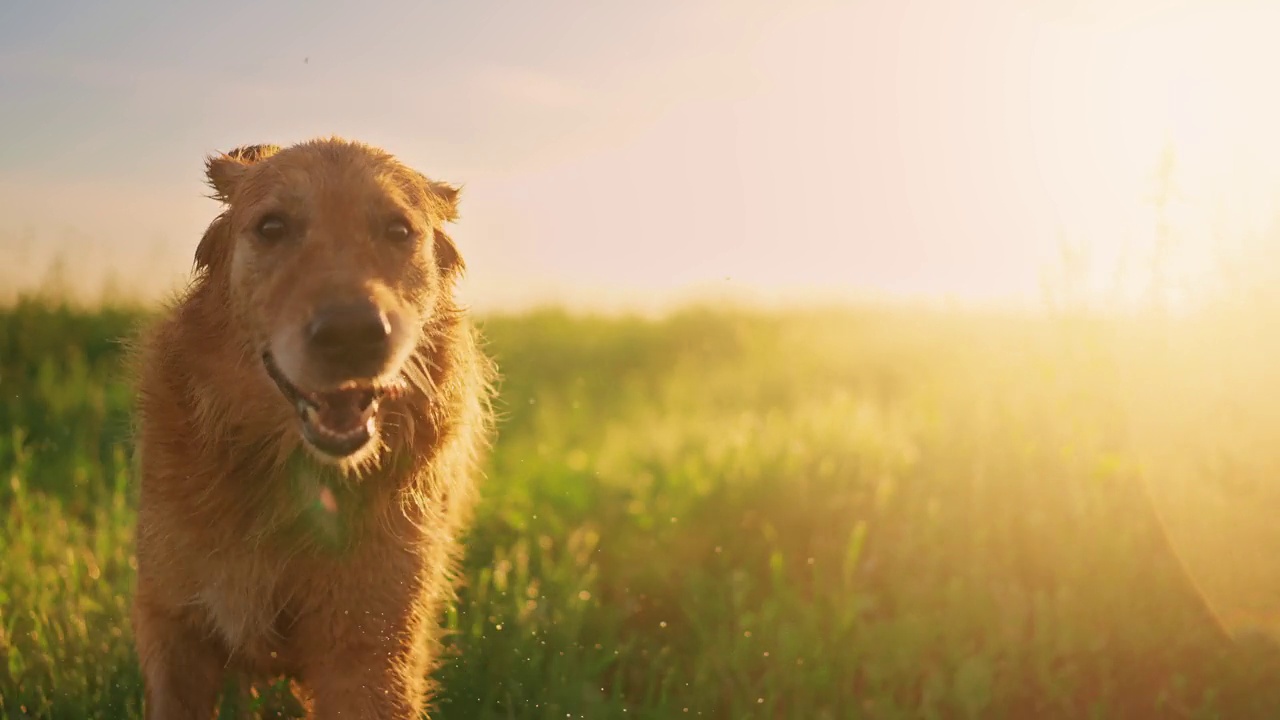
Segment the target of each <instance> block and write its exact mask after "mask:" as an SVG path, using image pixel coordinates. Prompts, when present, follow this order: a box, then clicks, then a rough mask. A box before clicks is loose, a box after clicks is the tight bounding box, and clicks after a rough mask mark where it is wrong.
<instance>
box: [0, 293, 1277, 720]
mask: <svg viewBox="0 0 1280 720" xmlns="http://www.w3.org/2000/svg"><path fill="white" fill-rule="evenodd" d="M141 317H142V315H140V314H138V313H136V312H133V311H128V310H123V309H120V310H112V309H102V310H97V311H93V312H88V311H74V310H71V309H68V308H66V307H62V306H59V305H57V304H51V303H49V302H40V301H34V300H33V301H26V302H22V303H19V304H18V305H16V306H13V307H10V308H8V309H6V310H3V311H0V522H2V523H3V528H2V529H0V713H3V714H4V716H5V717H9V718H24V717H52V718H126V717H140V716H141V707H140V705H141V686H140V676H139V672H138V669H137V667H136V663H135V659H134V656H133V651H132V645H131V634H130V629H129V627H128V623H127V620H126V617H127V607H128V602H129V594H130V588H131V584H132V579H133V558H132V554H131V553H132V530H131V526H132V522H133V519H134V514H133V497H134V494H135V491H136V488H135V483H134V477H133V476H132V464H131V459H130V452H131V451H130V447H129V444H128V424H129V417H130V415H129V412H130V394H129V391H128V388H127V387H126V386H125V385H123V384H122V381H121V378H120V376H119V374H118V361H119V358H120V355H119V345H118V344H117V339H118V338H120V337H122V336H124V335H126V334H127V333H128V332H130V331H131V329H132V328H133V327H134V325H135V323H136V322H137V321H138V320H139V319H140V318H141ZM1250 317H1252V316H1250ZM1267 317H1275V315H1270V316H1267ZM1144 327H1145V326H1144ZM1258 327H1264V325H1259V326H1258ZM1272 327H1274V326H1272ZM1197 328H1198V329H1197ZM1206 328H1207V329H1206ZM1250 328H1254V326H1252V325H1248V324H1246V323H1244V322H1243V321H1241V322H1238V323H1235V324H1229V323H1226V322H1218V323H1216V324H1205V325H1204V327H1199V326H1190V325H1189V326H1188V327H1187V328H1185V329H1181V330H1178V331H1176V332H1177V333H1181V334H1175V335H1173V336H1168V335H1162V336H1160V337H1162V338H1164V340H1162V342H1165V343H1166V344H1164V345H1160V346H1158V347H1157V346H1156V345H1155V344H1154V343H1155V342H1156V341H1155V340H1152V339H1151V338H1150V337H1147V336H1146V335H1143V333H1142V332H1138V331H1135V330H1133V329H1132V328H1129V329H1125V328H1119V329H1118V327H1117V325H1116V324H1113V323H1104V322H1097V321H1089V320H1086V319H1083V318H1079V317H1065V316H1064V317H1057V318H1053V317H1047V318H1044V319H1039V320H1032V319H1018V318H1013V317H996V316H993V315H992V316H983V315H977V314H969V315H962V314H960V313H958V312H955V313H944V312H932V311H925V310H894V309H885V308H880V309H875V308H868V309H865V310H842V311H838V312H837V311H831V312H818V311H809V312H803V313H802V312H795V313H790V314H781V313H775V314H766V313H757V314H752V313H748V312H745V311H715V310H695V309H690V310H687V311H684V312H681V313H677V314H675V315H673V316H671V317H669V318H667V319H664V320H661V321H645V320H640V319H592V318H578V317H574V316H570V315H566V314H561V313H556V312H549V311H548V312H539V313H530V314H527V315H520V316H503V317H487V318H484V320H483V330H484V332H485V335H486V337H487V338H488V342H489V345H490V348H491V350H492V352H493V353H494V354H495V355H496V356H497V357H498V359H499V361H500V363H501V367H502V372H503V375H504V380H503V382H502V385H501V393H502V399H501V403H500V405H499V409H500V411H501V412H502V415H503V419H502V422H501V425H500V428H499V432H500V434H499V439H498V441H497V443H496V445H495V447H494V449H493V452H492V454H491V456H490V458H489V461H488V464H487V466H486V474H487V477H486V479H485V481H484V497H485V500H484V504H483V506H482V507H481V509H480V512H479V515H478V519H477V523H476V525H475V528H474V531H473V532H472V534H471V536H470V537H469V539H468V543H469V551H468V555H467V563H466V570H467V585H466V587H465V589H464V591H463V594H462V599H461V602H460V603H459V604H458V605H457V606H456V608H454V609H452V610H451V611H450V612H449V613H448V615H447V616H446V617H442V618H441V622H442V623H445V624H447V625H448V627H449V628H450V629H451V631H452V634H451V644H452V653H453V655H452V657H451V659H450V661H449V663H448V664H447V665H446V667H445V668H444V669H443V670H442V671H441V672H440V680H441V681H442V683H443V695H442V696H441V697H440V698H439V699H438V713H437V714H436V715H435V716H434V717H439V718H451V719H458V718H494V719H498V718H548V719H551V718H557V719H562V718H654V719H658V718H661V719H667V718H679V717H686V716H689V717H695V716H696V717H705V718H796V719H798V720H807V719H813V720H820V719H822V718H1145V717H1168V718H1180V717H1195V718H1253V717H1276V716H1280V657H1278V656H1277V654H1276V652H1275V650H1274V649H1273V648H1272V647H1271V646H1270V645H1269V644H1267V643H1264V642H1229V641H1228V640H1227V639H1226V638H1225V636H1224V635H1223V634H1222V633H1221V632H1220V630H1219V628H1218V626H1217V625H1216V624H1215V622H1214V621H1213V618H1212V616H1211V615H1210V614H1209V613H1208V612H1207V610H1206V607H1205V606H1204V603H1203V602H1202V601H1201V599H1200V596H1199V595H1198V593H1197V592H1195V590H1194V588H1193V585H1192V584H1191V582H1190V581H1189V579H1188V576H1187V574H1186V573H1185V572H1184V569H1183V566H1182V565H1181V564H1180V562H1179V559H1178V557H1177V556H1176V555H1175V554H1174V553H1173V552H1172V550H1171V546H1170V542H1169V540H1168V538H1167V537H1166V534H1165V533H1164V532H1163V531H1162V526H1161V523H1160V521H1159V519H1158V517H1157V515H1156V514H1155V513H1154V512H1153V505H1152V502H1151V501H1150V499H1149V497H1148V494H1147V493H1146V492H1145V491H1144V477H1147V479H1150V478H1149V477H1148V476H1149V475H1150V474H1151V473H1159V472H1160V470H1159V468H1160V467H1179V468H1183V469H1185V470H1187V472H1188V473H1189V475H1190V476H1193V477H1218V476H1220V475H1223V474H1224V473H1225V474H1227V475H1232V474H1233V473H1234V474H1235V475H1237V476H1239V475H1249V473H1253V472H1255V471H1256V472H1259V473H1261V472H1264V470H1265V469H1266V468H1270V467H1272V466H1271V465H1268V464H1267V463H1269V462H1271V457H1272V456H1271V455H1269V454H1268V453H1272V452H1273V451H1271V450H1270V449H1268V448H1269V447H1270V446H1268V445H1267V444H1266V443H1264V442H1260V443H1255V444H1252V445H1250V444H1247V443H1246V444H1242V443H1239V442H1237V443H1235V444H1232V443H1231V442H1229V441H1230V440H1231V439H1232V438H1235V439H1239V438H1241V437H1245V435H1246V431H1248V432H1254V433H1255V435H1250V436H1249V437H1254V436H1256V435H1258V433H1257V432H1256V431H1258V430H1262V431H1264V432H1262V435H1265V431H1266V430H1276V429H1280V422H1276V421H1275V420H1274V419H1266V421H1265V422H1263V421H1261V420H1258V417H1260V416H1259V415H1258V414H1257V412H1262V411H1263V410H1264V409H1266V408H1267V407H1268V406H1269V403H1268V401H1269V398H1268V396H1267V392H1268V390H1272V389H1276V388H1277V386H1276V383H1275V381H1274V380H1270V384H1269V385H1266V384H1264V383H1266V382H1268V380H1267V378H1268V374H1267V372H1266V371H1267V363H1266V362H1262V361H1261V360H1255V361H1253V362H1252V364H1250V362H1249V358H1250V357H1252V356H1251V355H1250V353H1253V352H1256V353H1258V354H1259V357H1263V358H1265V357H1267V356H1266V355H1265V354H1264V353H1265V348H1261V347H1259V345H1258V343H1270V345H1267V347H1270V346H1271V345H1274V344H1275V341H1272V340H1269V339H1266V340H1247V339H1241V338H1252V337H1253V336H1252V335H1249V333H1251V332H1253V330H1251V329H1250ZM1254 329H1256V328H1254ZM1214 333H1217V334H1216V335H1215V334H1214ZM1230 333H1238V334H1239V335H1240V337H1236V338H1234V339H1233V338H1232V337H1230V336H1229V335H1230ZM1264 335H1265V333H1264ZM1170 337H1172V338H1173V339H1172V340H1170V339H1169V338H1170ZM1259 337H1263V335H1259ZM1170 343H1172V344H1170ZM1179 343H1180V344H1179ZM1230 343H1235V345H1234V346H1235V347H1248V348H1249V350H1250V353H1237V354H1236V355H1233V356H1232V357H1234V358H1236V361H1238V362H1237V363H1236V365H1237V366H1233V369H1232V370H1231V372H1230V373H1223V375H1229V376H1230V377H1232V378H1246V379H1244V380H1240V381H1239V383H1237V384H1236V385H1231V386H1230V388H1229V391H1225V390H1222V388H1221V387H1218V386H1216V385H1215V386H1214V387H1213V388H1207V380H1206V381H1205V382H1202V383H1200V385H1206V387H1205V388H1202V387H1200V386H1199V385H1196V386H1194V387H1193V386H1192V385H1188V384H1184V383H1178V382H1175V380H1177V379H1178V378H1201V379H1204V378H1207V377H1209V375H1207V374H1205V373H1203V372H1200V371H1201V370H1203V369H1204V368H1205V367H1218V366H1220V365H1221V363H1220V362H1218V361H1216V360H1214V359H1213V358H1215V357H1217V355H1215V353H1217V352H1220V351H1221V350H1222V349H1223V348H1225V347H1230V346H1232V345H1229V344H1230ZM1206 347H1210V348H1213V350H1212V351H1210V352H1203V351H1197V350H1196V349H1197V348H1202V349H1203V348H1206ZM1177 348H1183V349H1184V350H1185V352H1178V351H1177ZM1270 357H1274V355H1271V356H1270ZM1180 362H1181V363H1183V364H1182V365H1179V364H1178V363H1180ZM1233 362H1235V361H1233ZM1195 363H1199V364H1195ZM1250 372H1252V373H1253V374H1252V375H1250V374H1249V373H1250ZM1214 377H1217V376H1214ZM1162 383H1163V384H1162ZM1175 387H1176V388H1179V389H1180V390H1181V392H1180V393H1170V392H1169V389H1170V388H1175ZM1214 388H1217V389H1214ZM1231 388H1234V389H1231ZM1215 393H1216V394H1215ZM1224 393H1225V394H1224ZM1223 397H1228V398H1234V399H1235V400H1237V401H1238V402H1236V404H1235V405H1231V406H1230V408H1235V409H1234V410H1231V409H1230V408H1229V407H1228V406H1227V405H1222V404H1221V403H1219V404H1217V405H1212V407H1214V408H1217V409H1216V410H1213V411H1212V412H1206V413H1205V414H1201V413H1199V412H1198V411H1196V410H1195V409H1196V408H1198V407H1202V406H1203V407H1210V404H1211V403H1218V401H1219V400H1220V399H1221V398H1223ZM1271 397H1275V396H1274V395H1272V396H1271ZM1144 398H1145V399H1144ZM1135 403H1137V404H1136V405H1135ZM1197 403H1199V405H1197ZM1135 408H1136V410H1135ZM1224 408H1226V409H1224ZM1250 408H1252V409H1253V410H1256V411H1257V412H1255V413H1254V414H1252V415H1250V414H1248V413H1249V412H1250ZM1175 411H1179V412H1181V415H1179V414H1177V413H1176V412H1175ZM1178 418H1183V420H1182V421H1180V422H1181V424H1179V421H1178ZM1249 418H1253V420H1249ZM1157 421H1160V422H1157ZM1233 423H1239V424H1240V427H1241V428H1242V430H1241V431H1240V432H1239V433H1228V434H1225V435H1223V438H1224V439H1222V440H1220V441H1219V440H1214V439H1207V440H1206V439H1203V436H1202V435H1201V434H1198V432H1199V430H1201V429H1205V430H1208V429H1210V428H1212V429H1214V430H1215V431H1220V430H1221V429H1222V428H1223V427H1231V426H1232V424H1233ZM1259 423H1262V424H1259ZM1179 428H1181V430H1180V429H1179ZM1188 437H1198V438H1202V440H1201V442H1199V443H1198V444H1197V443H1193V442H1189V441H1187V438H1188ZM1214 437H1217V436H1214ZM1275 452H1280V451H1275ZM1205 458H1217V459H1218V460H1216V461H1215V463H1216V464H1215V463H1209V462H1208V461H1206V460H1205ZM1246 462H1248V463H1252V464H1250V465H1247V466H1246V465H1242V464H1241V463H1246ZM1153 463H1154V464H1153ZM1161 463H1163V464H1161ZM1232 463H1234V464H1232ZM1275 467H1280V463H1277V464H1276V465H1275ZM1222 468H1228V470H1226V471H1224V470H1222ZM1229 468H1246V469H1242V470H1237V471H1231V470H1229ZM1247 468H1254V470H1249V469H1247ZM1258 468H1262V469H1258ZM1215 473H1216V475H1215ZM1249 477H1252V478H1253V479H1257V478H1256V477H1254V476H1252V475H1249ZM1226 560H1229V558H1224V562H1225V561H1226Z"/></svg>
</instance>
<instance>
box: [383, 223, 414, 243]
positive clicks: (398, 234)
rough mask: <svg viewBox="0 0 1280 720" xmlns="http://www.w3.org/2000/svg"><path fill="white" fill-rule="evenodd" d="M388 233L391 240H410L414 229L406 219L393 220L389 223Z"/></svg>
mask: <svg viewBox="0 0 1280 720" xmlns="http://www.w3.org/2000/svg"><path fill="white" fill-rule="evenodd" d="M386 235H387V237H388V238H389V239H391V240H400V241H404V240H408V239H409V238H411V237H413V229H412V228H410V227H409V223H407V222H405V221H404V220H399V219H396V220H392V221H391V222H389V223H387V229H386Z"/></svg>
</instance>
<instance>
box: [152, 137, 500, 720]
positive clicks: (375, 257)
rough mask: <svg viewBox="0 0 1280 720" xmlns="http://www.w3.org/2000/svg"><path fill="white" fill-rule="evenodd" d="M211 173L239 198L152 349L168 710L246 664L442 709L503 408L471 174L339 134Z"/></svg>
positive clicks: (332, 709) (226, 201)
mask: <svg viewBox="0 0 1280 720" xmlns="http://www.w3.org/2000/svg"><path fill="white" fill-rule="evenodd" d="M207 174H208V180H209V183H210V185H211V186H212V189H213V195H214V197H215V198H216V199H217V200H219V201H220V202H221V203H222V204H223V205H224V210H223V212H222V213H221V214H220V215H218V216H217V218H216V219H214V220H213V222H212V223H211V224H210V225H209V227H208V229H207V231H206V232H205V234H204V237H203V239H201V241H200V243H199V246H198V248H197V250H196V254H195V266H196V267H195V275H194V278H193V280H192V283H191V284H190V286H189V287H188V288H187V290H186V291H185V292H184V293H182V295H181V296H180V297H179V298H178V299H177V300H176V301H175V302H174V303H173V304H171V305H170V306H169V307H168V308H167V309H166V312H165V313H164V314H163V316H162V317H161V318H159V319H158V321H157V322H156V323H155V324H154V325H153V326H151V327H150V328H149V329H148V331H147V332H145V333H144V334H143V336H142V337H141V340H140V342H139V343H138V345H137V348H136V352H135V354H134V360H135V363H136V364H135V372H136V386H137V394H138V395H137V410H138V428H137V445H138V452H139V462H140V472H141V490H140V498H139V509H138V527H137V562H138V574H137V588H136V593H135V597H134V602H133V610H132V622H133V628H134V633H135V636H136V644H137V650H138V655H139V661H140V663H141V667H142V671H143V676H144V679H145V692H144V700H145V705H144V707H145V715H146V717H148V718H163V719H164V720H174V719H179V718H209V717H212V716H213V715H214V713H215V712H216V706H217V703H218V698H219V695H220V692H221V689H222V686H223V682H224V676H225V675H226V673H228V672H236V673H239V674H242V675H244V676H247V677H249V678H253V679H262V678H270V677H278V676H282V675H283V676H287V677H290V678H292V679H293V680H294V682H295V683H296V684H297V685H298V686H300V692H302V694H303V695H304V696H305V700H304V705H306V706H307V707H308V708H309V712H310V713H312V714H313V715H314V717H322V718H338V717H341V718H411V717H419V716H421V714H422V713H423V712H424V711H425V709H426V704H427V702H428V700H429V697H430V690H431V687H430V682H429V676H430V672H431V669H432V668H433V667H434V664H435V662H436V658H437V656H438V654H439V649H440V648H439V637H440V632H439V627H438V622H439V611H440V610H441V609H442V605H443V603H445V602H447V601H448V600H449V599H450V598H451V593H452V590H453V578H454V569H455V563H456V560H457V554H458V552H459V536H460V535H461V534H462V533H463V532H465V530H466V527H467V523H468V521H469V511H470V509H471V506H472V503H473V500H474V484H475V475H476V472H477V471H476V465H477V460H478V456H479V453H480V451H481V450H482V449H483V448H484V447H486V444H487V442H488V439H489V438H488V433H489V430H490V427H491V424H490V417H491V413H490V398H491V387H492V384H491V381H492V379H493V377H494V366H493V364H492V363H491V362H490V360H489V359H488V358H487V357H486V356H485V354H484V353H483V351H482V350H481V348H480V347H479V343H478V338H477V334H476V331H475V330H474V329H473V326H472V324H471V323H470V321H469V320H468V318H467V316H466V314H465V312H464V311H463V310H462V309H461V308H460V307H459V306H458V304H457V303H456V301H455V299H454V294H453V288H454V283H455V281H456V279H457V278H458V277H459V274H460V273H461V272H462V270H463V261H462V257H461V256H460V254H459V252H458V249H457V247H456V246H455V245H454V243H453V241H452V240H451V239H450V238H449V236H448V235H446V234H445V233H444V231H443V230H442V226H443V225H444V224H445V223H446V222H448V221H451V220H454V219H456V217H457V201H458V191H457V190H456V189H455V188H453V187H451V186H449V185H447V184H445V183H442V182H437V181H434V180H431V179H428V178H427V177H426V176H424V175H422V174H421V173H419V172H417V171H415V170H413V169H411V168H409V167H407V166H405V165H404V164H402V163H401V162H399V161H398V160H396V159H395V158H394V157H392V156H391V155H390V154H388V153H386V152H383V151H382V150H379V149H377V148H373V147H370V146H368V145H365V144H361V143H356V142H350V141H346V140H341V139H337V138H329V139H318V140H313V141H309V142H305V143H302V144H298V145H295V146H292V147H289V148H284V149H282V148H279V147H276V146H268V145H256V146H251V147H244V148H239V149H237V150H234V151H232V152H230V153H227V154H221V155H217V156H215V157H211V158H209V159H208V161H207Z"/></svg>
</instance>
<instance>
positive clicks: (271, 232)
mask: <svg viewBox="0 0 1280 720" xmlns="http://www.w3.org/2000/svg"><path fill="white" fill-rule="evenodd" d="M288 230H289V226H288V225H287V224H286V223H285V221H284V218H282V217H280V216H279V215H267V216H266V217H264V218H262V220H260V221H258V236H259V237H261V238H262V239H263V240H279V239H281V238H283V237H284V236H285V233H287V232H288Z"/></svg>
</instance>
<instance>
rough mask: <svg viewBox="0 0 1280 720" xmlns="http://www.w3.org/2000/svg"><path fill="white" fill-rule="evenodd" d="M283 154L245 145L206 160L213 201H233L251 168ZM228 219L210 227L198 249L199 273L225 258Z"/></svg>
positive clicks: (272, 148) (270, 147) (221, 218)
mask: <svg viewBox="0 0 1280 720" xmlns="http://www.w3.org/2000/svg"><path fill="white" fill-rule="evenodd" d="M278 152H280V148H279V146H276V145H244V146H242V147H238V148H236V149H235V150H232V151H231V152H229V153H222V154H220V155H216V156H212V157H209V158H208V159H206V160H205V175H206V176H207V178H208V181H209V186H210V187H211V188H213V197H214V199H216V200H218V201H219V202H221V203H224V204H225V203H228V202H230V201H231V195H232V194H233V193H234V192H235V189H236V186H238V185H239V184H240V180H241V179H242V178H243V177H244V172H245V170H246V169H248V167H249V166H250V165H252V164H254V163H256V162H258V161H259V160H263V159H265V158H269V157H271V156H272V155H275V154H276V153H278ZM226 226H227V218H226V215H225V214H223V215H219V216H218V217H217V218H215V219H214V221H213V222H212V223H210V224H209V228H208V229H207V230H205V231H204V236H203V237H201V238H200V244H199V245H197V246H196V270H207V269H209V268H211V267H214V266H216V265H217V264H218V263H219V262H220V260H221V258H222V256H224V255H225V254H226V251H227V249H228V248H227V245H228V243H229V241H228V239H227V237H226V235H227V227H226Z"/></svg>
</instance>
